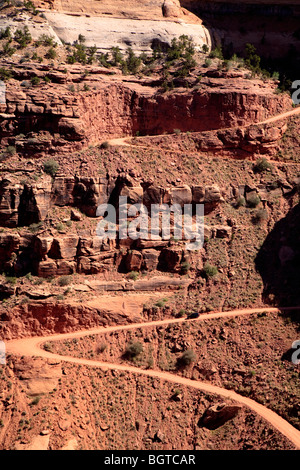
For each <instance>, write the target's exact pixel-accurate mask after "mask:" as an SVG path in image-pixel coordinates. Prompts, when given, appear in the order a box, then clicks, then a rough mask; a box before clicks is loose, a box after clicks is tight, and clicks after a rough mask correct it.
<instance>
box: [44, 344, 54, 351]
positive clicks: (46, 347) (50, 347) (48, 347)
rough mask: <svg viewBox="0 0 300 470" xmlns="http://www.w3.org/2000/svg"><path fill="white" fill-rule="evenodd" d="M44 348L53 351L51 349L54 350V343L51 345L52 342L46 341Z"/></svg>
mask: <svg viewBox="0 0 300 470" xmlns="http://www.w3.org/2000/svg"><path fill="white" fill-rule="evenodd" d="M43 349H45V351H49V352H51V351H52V345H51V343H45V344H44V345H43Z"/></svg>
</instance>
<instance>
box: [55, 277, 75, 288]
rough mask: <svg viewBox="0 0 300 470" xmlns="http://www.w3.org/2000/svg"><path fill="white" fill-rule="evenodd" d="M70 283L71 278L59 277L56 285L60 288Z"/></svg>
mask: <svg viewBox="0 0 300 470" xmlns="http://www.w3.org/2000/svg"><path fill="white" fill-rule="evenodd" d="M71 282H72V276H61V277H60V278H59V279H58V284H59V285H60V286H61V287H64V286H68V285H69V284H71Z"/></svg>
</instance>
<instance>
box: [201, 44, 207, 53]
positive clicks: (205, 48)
mask: <svg viewBox="0 0 300 470" xmlns="http://www.w3.org/2000/svg"><path fill="white" fill-rule="evenodd" d="M202 51H203V52H204V54H207V53H208V51H209V47H208V45H207V44H203V46H202Z"/></svg>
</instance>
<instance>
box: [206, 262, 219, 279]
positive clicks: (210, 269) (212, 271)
mask: <svg viewBox="0 0 300 470" xmlns="http://www.w3.org/2000/svg"><path fill="white" fill-rule="evenodd" d="M203 273H204V275H205V277H206V278H208V279H210V278H212V277H214V276H216V275H217V274H218V268H217V267H216V266H212V265H211V264H209V263H206V264H205V265H204V267H203Z"/></svg>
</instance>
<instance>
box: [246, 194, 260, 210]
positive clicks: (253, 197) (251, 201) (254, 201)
mask: <svg viewBox="0 0 300 470" xmlns="http://www.w3.org/2000/svg"><path fill="white" fill-rule="evenodd" d="M259 203H260V197H259V196H258V195H257V194H250V195H249V196H248V198H247V205H248V206H249V207H252V208H253V207H256V206H258V204H259Z"/></svg>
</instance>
